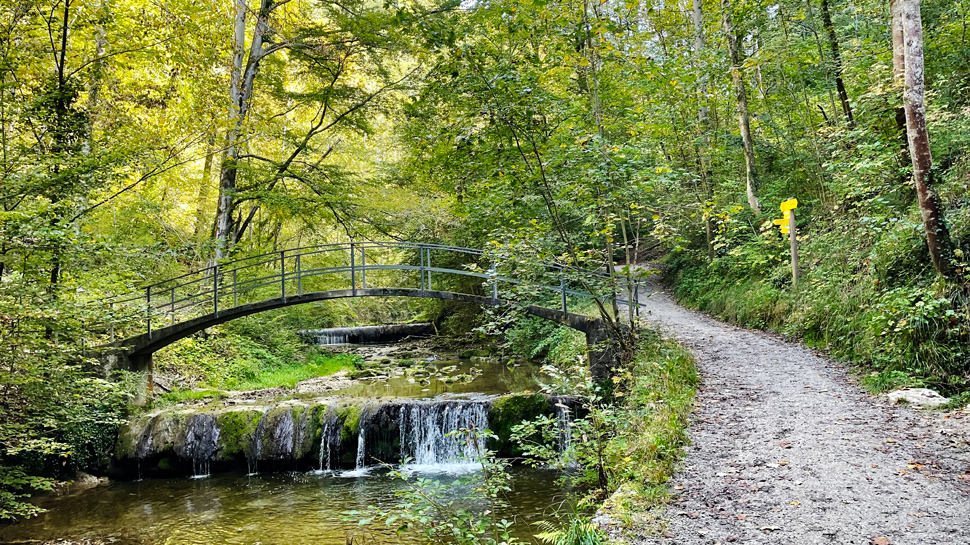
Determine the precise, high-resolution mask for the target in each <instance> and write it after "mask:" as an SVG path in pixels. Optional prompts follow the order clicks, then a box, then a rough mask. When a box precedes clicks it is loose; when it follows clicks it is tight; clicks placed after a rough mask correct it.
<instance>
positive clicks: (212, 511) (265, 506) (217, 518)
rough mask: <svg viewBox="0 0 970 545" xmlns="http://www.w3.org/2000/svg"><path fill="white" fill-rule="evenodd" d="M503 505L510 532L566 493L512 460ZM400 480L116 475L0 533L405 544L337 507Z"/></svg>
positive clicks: (375, 476)
mask: <svg viewBox="0 0 970 545" xmlns="http://www.w3.org/2000/svg"><path fill="white" fill-rule="evenodd" d="M512 471H513V474H514V479H513V487H512V491H511V492H510V493H509V494H508V499H509V502H510V504H511V508H510V509H506V510H505V511H504V512H499V513H498V515H499V517H500V518H502V517H505V518H512V517H515V519H516V535H517V537H519V538H520V539H527V540H529V539H530V538H531V535H532V533H533V532H535V531H536V529H535V524H536V523H537V522H538V521H540V520H548V519H550V518H552V517H553V513H552V509H551V506H555V505H556V504H558V503H559V502H560V501H562V499H563V497H564V493H563V491H562V490H561V489H560V488H559V487H558V486H556V484H555V480H556V477H557V474H556V473H555V472H552V471H549V470H540V469H532V468H525V467H515V468H512ZM431 477H433V478H437V479H440V480H442V481H447V480H448V479H453V478H455V477H454V476H453V475H448V474H435V475H431ZM402 486H404V483H402V482H401V481H399V480H396V479H394V478H392V477H391V476H389V475H388V474H387V472H386V471H372V472H370V473H369V474H368V475H366V476H353V475H352V474H350V473H348V472H343V473H337V474H326V473H307V474H303V473H299V474H297V473H293V474H280V475H264V476H258V477H242V476H237V475H221V476H213V477H211V478H209V479H203V480H190V479H153V480H144V481H137V482H116V483H112V484H110V485H108V486H104V487H99V488H95V489H93V490H88V491H84V492H80V493H77V494H73V495H68V496H61V497H51V498H47V499H45V500H44V501H43V502H42V505H43V506H44V507H45V508H47V509H49V510H50V511H48V512H47V513H45V514H43V515H40V516H39V517H37V518H35V519H32V520H29V521H26V522H24V523H21V524H17V525H13V526H8V527H5V528H0V541H16V540H28V539H29V540H36V539H41V540H48V539H50V540H52V539H59V538H73V539H96V538H101V539H114V540H115V543H122V544H139V545H141V544H158V543H166V544H168V543H171V544H176V543H178V544H188V545H194V544H199V545H202V544H206V545H208V544H213V543H225V544H240V545H241V544H247V545H252V544H254V543H261V544H262V545H270V544H279V545H302V544H306V545H310V544H315V545H316V544H324V545H326V544H333V545H346V544H347V543H348V540H349V539H351V538H355V539H357V540H358V541H365V542H370V543H381V544H383V545H410V544H417V543H421V539H420V537H419V536H416V535H410V536H409V535H398V534H396V533H395V532H394V531H393V529H389V528H386V527H384V526H383V524H373V525H370V526H367V527H363V528H361V527H359V526H358V525H357V523H356V522H355V521H348V520H343V519H344V518H345V517H344V515H343V513H344V512H345V511H348V510H353V509H358V510H361V509H366V508H367V506H369V505H375V506H378V507H379V508H382V509H384V510H386V509H390V508H391V507H393V506H394V505H395V504H396V502H397V497H396V496H395V492H396V491H398V490H400V489H401V487H402Z"/></svg>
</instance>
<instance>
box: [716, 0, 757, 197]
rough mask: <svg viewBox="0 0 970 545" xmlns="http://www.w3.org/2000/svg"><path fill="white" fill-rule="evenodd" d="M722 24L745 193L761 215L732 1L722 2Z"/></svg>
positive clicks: (746, 95)
mask: <svg viewBox="0 0 970 545" xmlns="http://www.w3.org/2000/svg"><path fill="white" fill-rule="evenodd" d="M721 17H722V19H721V22H722V25H723V27H724V36H725V38H726V39H727V46H728V56H729V59H730V61H731V67H730V70H731V78H732V79H733V81H734V95H735V99H736V100H737V109H738V127H739V129H740V131H741V142H742V144H743V146H744V172H745V192H746V193H747V196H748V206H749V207H751V210H752V211H754V213H755V214H760V213H761V203H760V202H759V201H758V168H757V165H756V164H755V158H754V141H753V139H752V138H751V116H750V114H749V113H748V92H747V91H746V90H745V84H744V75H743V74H742V73H741V54H740V52H739V51H738V35H737V31H736V30H735V28H734V6H733V5H732V4H731V0H721Z"/></svg>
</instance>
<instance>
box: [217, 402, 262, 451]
mask: <svg viewBox="0 0 970 545" xmlns="http://www.w3.org/2000/svg"><path fill="white" fill-rule="evenodd" d="M261 418H263V413H262V412H261V411H257V410H253V409H250V410H244V411H230V412H225V413H222V414H219V415H217V416H216V423H217V424H218V426H219V452H218V454H217V455H216V457H217V459H219V460H231V459H233V458H237V457H243V456H245V455H246V451H247V450H248V449H249V444H250V442H251V441H252V436H253V434H254V433H255V432H256V427H257V426H258V425H259V421H260V419H261Z"/></svg>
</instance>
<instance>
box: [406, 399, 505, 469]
mask: <svg viewBox="0 0 970 545" xmlns="http://www.w3.org/2000/svg"><path fill="white" fill-rule="evenodd" d="M398 418H399V420H398V426H399V429H400V432H401V459H402V461H404V460H407V461H409V462H410V464H412V466H417V467H422V468H428V469H436V468H441V469H446V468H447V466H455V465H456V464H464V465H466V466H467V465H469V464H473V463H474V462H476V460H478V458H479V457H480V455H481V452H480V450H481V449H483V448H484V445H481V444H480V443H479V442H478V441H476V440H474V437H472V436H466V435H462V434H453V433H452V432H458V431H459V430H468V431H469V432H471V433H472V434H473V433H474V432H475V431H476V430H484V429H486V428H488V402H483V401H448V402H437V403H408V404H405V405H402V406H401V412H400V415H399V417H398ZM449 434H451V435H449Z"/></svg>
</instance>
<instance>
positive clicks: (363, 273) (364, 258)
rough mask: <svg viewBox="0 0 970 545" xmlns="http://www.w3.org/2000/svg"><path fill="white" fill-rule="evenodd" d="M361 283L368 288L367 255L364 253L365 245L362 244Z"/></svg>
mask: <svg viewBox="0 0 970 545" xmlns="http://www.w3.org/2000/svg"><path fill="white" fill-rule="evenodd" d="M360 285H361V287H362V288H364V289H367V255H366V254H365V253H364V245H363V244H361V246H360Z"/></svg>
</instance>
